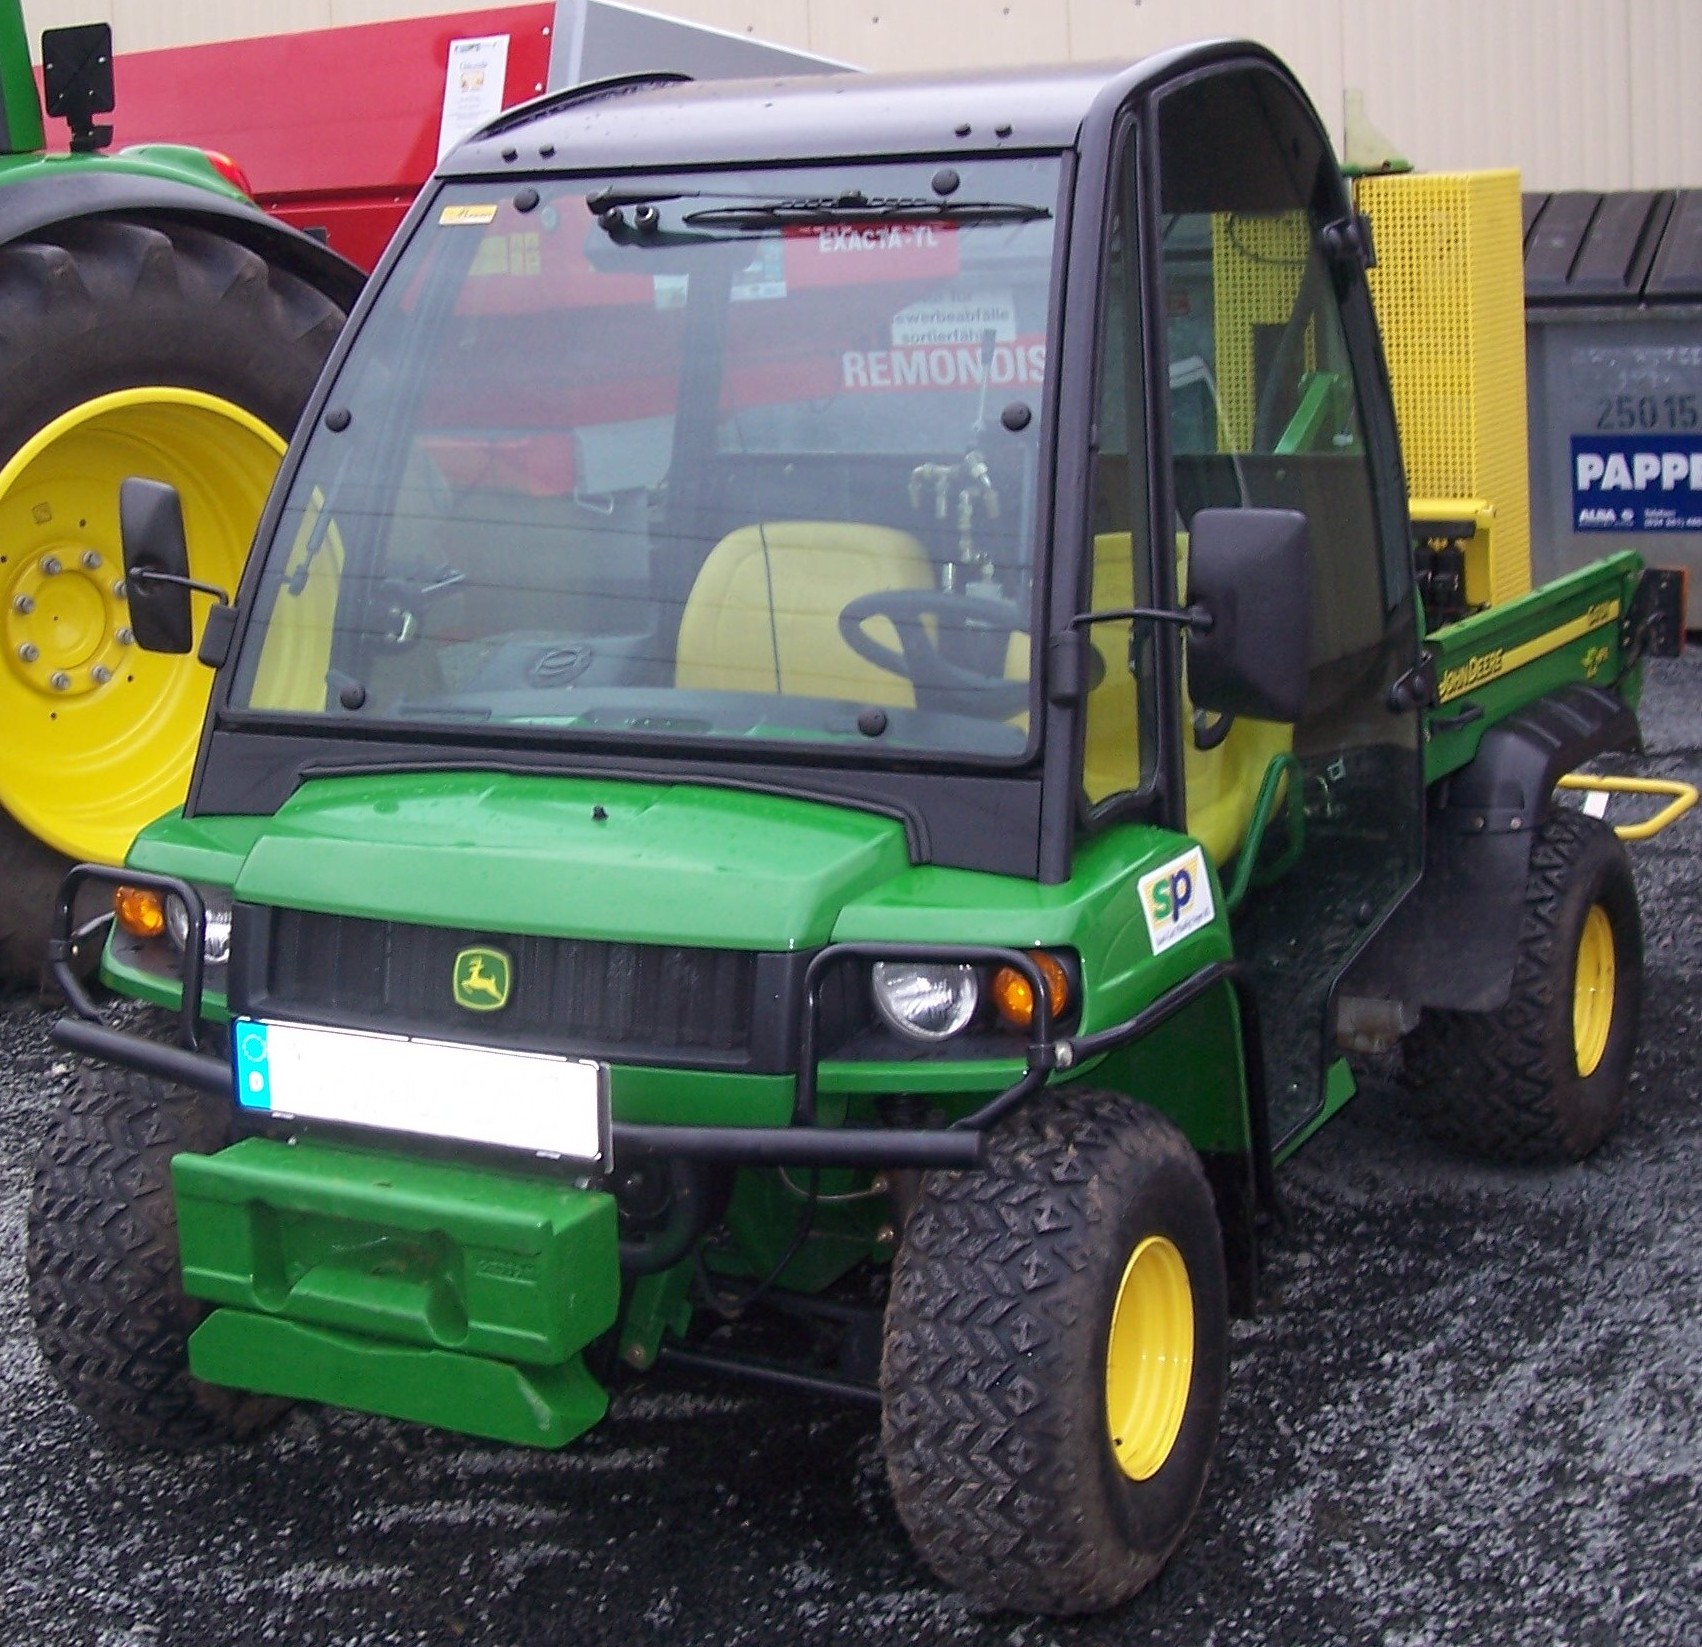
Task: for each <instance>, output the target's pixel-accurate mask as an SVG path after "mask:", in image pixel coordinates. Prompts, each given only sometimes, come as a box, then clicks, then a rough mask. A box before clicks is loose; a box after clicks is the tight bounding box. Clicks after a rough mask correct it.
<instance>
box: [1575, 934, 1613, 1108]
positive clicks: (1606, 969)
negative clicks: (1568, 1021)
mask: <svg viewBox="0 0 1702 1647" xmlns="http://www.w3.org/2000/svg"><path fill="white" fill-rule="evenodd" d="M1613 989H1614V956H1613V922H1612V921H1610V920H1609V919H1608V913H1607V911H1606V910H1605V909H1603V908H1602V906H1601V905H1600V904H1591V905H1590V913H1589V914H1588V915H1586V916H1585V917H1584V930H1583V933H1582V934H1581V935H1580V936H1579V939H1578V967H1577V971H1576V972H1575V973H1574V974H1573V977H1572V1047H1573V1051H1574V1052H1575V1053H1576V1055H1577V1059H1578V1073H1579V1074H1580V1075H1593V1074H1595V1071H1596V1066H1597V1065H1598V1064H1599V1063H1600V1062H1601V1061H1602V1054H1603V1053H1604V1052H1606V1051H1607V1037H1608V1031H1609V1030H1610V1029H1612V1028H1613Z"/></svg>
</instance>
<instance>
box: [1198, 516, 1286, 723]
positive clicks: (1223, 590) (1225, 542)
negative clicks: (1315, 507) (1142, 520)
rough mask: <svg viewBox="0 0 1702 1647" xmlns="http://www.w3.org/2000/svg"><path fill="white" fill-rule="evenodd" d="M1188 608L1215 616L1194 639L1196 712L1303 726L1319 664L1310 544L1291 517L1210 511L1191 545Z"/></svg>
mask: <svg viewBox="0 0 1702 1647" xmlns="http://www.w3.org/2000/svg"><path fill="white" fill-rule="evenodd" d="M1188 603H1189V605H1190V607H1193V608H1203V609H1204V611H1205V612H1206V613H1207V614H1209V615H1210V618H1211V626H1210V627H1209V628H1199V629H1190V630H1189V631H1188V632H1187V641H1186V651H1187V659H1188V692H1189V695H1190V696H1191V697H1192V698H1193V700H1194V704H1195V707H1196V708H1199V709H1204V710H1206V711H1208V712H1209V713H1211V714H1217V715H1246V716H1248V717H1250V718H1251V719H1253V720H1260V721H1287V722H1289V723H1291V724H1292V723H1293V722H1295V721H1298V720H1299V719H1300V717H1301V715H1302V714H1304V713H1305V710H1306V682H1307V676H1308V673H1309V665H1310V663H1311V656H1312V541H1311V532H1310V529H1309V528H1308V526H1307V522H1306V517H1305V516H1304V515H1303V514H1300V513H1299V512H1298V511H1296V510H1293V509H1202V510H1200V512H1199V513H1198V514H1196V515H1195V516H1194V519H1193V523H1192V525H1191V526H1190V528H1189V537H1188Z"/></svg>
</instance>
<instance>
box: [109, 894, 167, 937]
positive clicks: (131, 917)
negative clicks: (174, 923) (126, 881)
mask: <svg viewBox="0 0 1702 1647" xmlns="http://www.w3.org/2000/svg"><path fill="white" fill-rule="evenodd" d="M112 913H113V914H114V915H115V916H117V918H118V924H119V925H120V926H121V927H123V928H124V930H125V931H126V932H128V933H129V934H130V936H131V937H132V938H158V937H160V936H161V935H162V934H163V933H164V932H165V898H164V896H163V895H162V894H160V893H158V892H155V891H153V890H152V889H151V888H149V887H145V886H121V887H116V888H114V890H113V894H112Z"/></svg>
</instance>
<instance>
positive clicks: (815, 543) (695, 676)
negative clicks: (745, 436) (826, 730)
mask: <svg viewBox="0 0 1702 1647" xmlns="http://www.w3.org/2000/svg"><path fill="white" fill-rule="evenodd" d="M933 587H934V577H933V572H932V569H931V568H930V566H929V564H928V557H927V554H926V552H925V551H924V550H923V548H922V545H921V544H919V543H918V542H917V541H916V539H915V538H913V537H911V536H910V534H909V533H908V532H899V531H894V530H893V529H892V528H890V527H885V526H866V525H863V524H861V523H860V522H856V521H838V520H783V521H771V522H767V523H765V524H763V525H761V526H741V527H740V528H739V529H738V530H737V531H735V532H729V533H728V534H727V536H726V537H724V538H723V539H722V540H721V541H720V542H719V543H718V544H716V545H715V547H714V549H712V550H711V551H710V554H709V558H708V559H707V560H706V561H705V562H704V563H703V569H702V570H701V571H700V572H699V573H698V575H697V581H696V582H695V583H694V584H693V585H692V588H691V595H690V596H689V598H688V599H687V601H686V606H685V612H684V613H683V614H682V616H681V619H680V639H679V650H678V652H677V654H676V657H675V662H674V682H675V684H676V685H677V686H681V687H685V688H710V689H712V690H716V691H722V692H780V693H785V694H787V695H788V696H796V697H815V698H837V699H841V700H844V701H847V702H850V703H874V704H885V705H888V706H890V707H893V708H905V709H908V708H913V707H914V706H915V702H916V699H915V694H914V693H913V692H912V691H911V688H910V683H909V682H908V681H907V680H905V679H903V677H901V676H899V675H896V674H894V673H893V672H892V671H891V670H887V669H882V668H880V667H879V666H878V665H877V664H872V663H869V662H868V661H867V660H866V659H863V658H860V657H858V655H857V654H856V653H855V652H853V651H852V650H851V648H850V647H849V646H847V645H846V644H845V641H844V639H843V637H842V636H841V635H840V633H839V614H840V613H841V612H842V611H843V610H844V609H845V607H846V606H847V605H849V604H850V602H852V601H854V600H856V599H857V598H858V597H859V596H861V595H869V594H873V593H874V592H875V591H877V590H881V589H932V588H933ZM867 628H868V634H869V637H870V639H872V640H875V641H878V642H879V643H881V644H882V645H884V646H891V647H896V646H897V645H898V635H897V632H896V631H895V630H894V628H893V626H892V624H891V623H889V622H887V621H886V620H885V619H883V618H877V619H875V620H873V621H872V622H871V623H870V624H869V625H868V626H867Z"/></svg>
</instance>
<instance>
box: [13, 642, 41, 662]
mask: <svg viewBox="0 0 1702 1647" xmlns="http://www.w3.org/2000/svg"><path fill="white" fill-rule="evenodd" d="M18 656H19V657H20V658H22V659H23V660H24V662H25V663H34V662H35V660H36V659H37V658H39V657H40V656H41V648H40V647H39V646H37V645H36V644H35V642H34V641H25V642H24V644H23V645H22V646H20V647H19V648H18Z"/></svg>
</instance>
